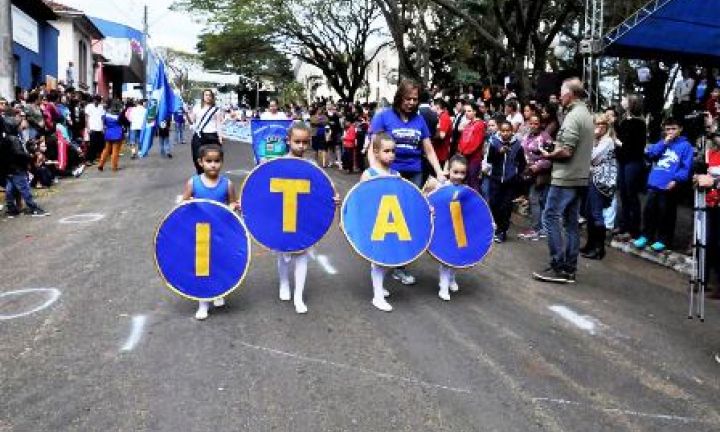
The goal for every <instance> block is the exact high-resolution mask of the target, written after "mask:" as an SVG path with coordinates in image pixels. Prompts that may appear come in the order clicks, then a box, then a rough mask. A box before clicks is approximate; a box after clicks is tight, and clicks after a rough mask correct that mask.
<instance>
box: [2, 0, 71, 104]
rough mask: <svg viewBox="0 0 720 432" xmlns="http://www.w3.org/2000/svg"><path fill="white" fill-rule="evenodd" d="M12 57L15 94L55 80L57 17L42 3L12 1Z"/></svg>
mask: <svg viewBox="0 0 720 432" xmlns="http://www.w3.org/2000/svg"><path fill="white" fill-rule="evenodd" d="M11 14H12V35H13V43H12V53H13V62H14V65H13V71H14V80H13V81H14V86H15V90H16V92H17V91H20V90H28V89H32V88H35V87H37V86H38V85H40V84H45V83H48V82H50V83H52V82H54V81H55V80H57V78H58V36H59V32H58V30H57V29H56V28H55V27H53V26H52V25H51V24H50V22H51V21H53V20H55V19H57V18H58V17H57V15H56V14H55V13H54V12H53V10H52V9H51V8H50V7H49V6H48V5H46V4H45V3H44V2H43V1H42V0H12V4H11Z"/></svg>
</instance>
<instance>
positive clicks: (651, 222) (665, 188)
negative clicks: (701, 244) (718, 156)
mask: <svg viewBox="0 0 720 432" xmlns="http://www.w3.org/2000/svg"><path fill="white" fill-rule="evenodd" d="M664 127H665V138H664V139H662V140H660V141H659V142H658V143H657V144H653V145H651V146H648V148H647V149H645V157H646V158H648V159H649V160H650V161H651V162H652V164H653V165H652V168H651V170H650V175H649V176H648V183H647V201H646V202H645V209H644V210H643V229H642V235H641V236H640V237H639V238H638V239H637V240H635V242H634V245H635V247H636V248H638V249H643V248H645V247H646V246H647V245H648V243H651V242H652V244H651V246H650V248H651V249H652V250H653V251H655V252H662V251H664V250H665V249H666V248H668V247H669V246H670V245H671V244H672V240H673V234H674V233H675V220H676V216H677V191H678V188H679V186H680V183H684V182H687V181H688V180H690V171H691V169H692V160H693V147H692V144H690V142H689V141H688V140H687V138H685V137H684V136H681V133H682V127H681V126H680V123H679V122H678V121H677V120H675V119H672V118H670V119H667V120H666V121H665V125H664Z"/></svg>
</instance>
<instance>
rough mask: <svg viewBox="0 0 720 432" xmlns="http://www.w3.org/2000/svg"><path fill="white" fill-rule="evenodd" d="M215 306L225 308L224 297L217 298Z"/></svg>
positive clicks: (214, 301)
mask: <svg viewBox="0 0 720 432" xmlns="http://www.w3.org/2000/svg"><path fill="white" fill-rule="evenodd" d="M213 306H215V307H223V306H225V299H224V298H222V297H218V298H216V299H215V300H213Z"/></svg>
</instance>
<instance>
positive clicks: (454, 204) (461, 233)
mask: <svg viewBox="0 0 720 432" xmlns="http://www.w3.org/2000/svg"><path fill="white" fill-rule="evenodd" d="M457 196H458V193H457V192H455V195H454V196H453V200H452V201H450V218H451V219H452V225H453V231H454V232H455V241H456V242H457V245H458V247H459V248H465V247H467V245H468V240H467V233H466V231H465V220H464V219H463V215H462V205H461V204H460V201H456V200H457Z"/></svg>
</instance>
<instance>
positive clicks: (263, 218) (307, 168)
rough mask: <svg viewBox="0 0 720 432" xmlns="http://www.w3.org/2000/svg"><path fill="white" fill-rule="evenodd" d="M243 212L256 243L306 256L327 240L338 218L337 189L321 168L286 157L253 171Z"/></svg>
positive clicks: (244, 195) (245, 190) (246, 185)
mask: <svg viewBox="0 0 720 432" xmlns="http://www.w3.org/2000/svg"><path fill="white" fill-rule="evenodd" d="M241 197H242V198H241V203H242V213H243V218H244V219H245V223H246V224H247V227H248V230H249V231H250V234H251V235H252V236H253V238H254V239H255V241H257V242H258V243H260V244H261V245H263V246H265V247H266V248H268V249H271V250H274V251H280V252H301V251H304V250H306V249H309V248H310V247H312V246H313V245H315V244H316V243H317V242H319V241H320V240H322V238H323V237H324V236H325V234H326V233H327V232H328V230H329V229H330V227H331V226H332V223H333V220H334V219H335V199H334V198H335V188H334V187H333V184H332V182H331V181H330V178H329V177H328V176H327V174H325V172H324V171H323V170H322V169H320V168H319V167H318V166H317V165H315V164H313V163H312V162H309V161H306V160H304V159H299V158H292V157H283V158H278V159H273V160H270V161H267V162H264V163H262V164H260V165H258V166H257V167H255V169H253V170H252V172H250V174H249V175H248V176H247V178H246V179H245V183H244V184H243V188H242V192H241Z"/></svg>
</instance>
